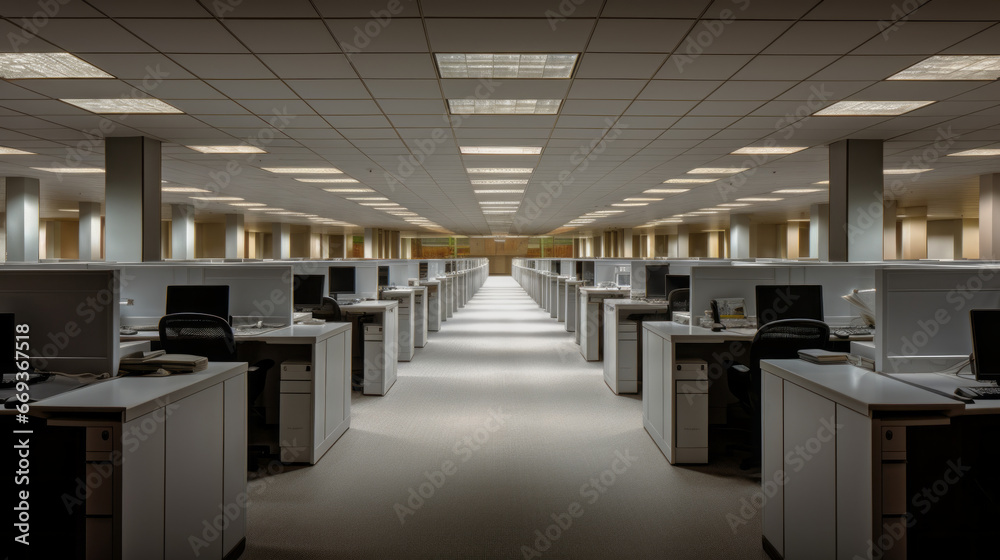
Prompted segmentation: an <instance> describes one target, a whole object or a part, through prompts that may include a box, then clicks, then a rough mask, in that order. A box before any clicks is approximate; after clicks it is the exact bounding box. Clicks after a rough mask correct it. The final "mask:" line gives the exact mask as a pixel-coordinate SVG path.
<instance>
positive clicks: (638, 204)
mask: <svg viewBox="0 0 1000 560" xmlns="http://www.w3.org/2000/svg"><path fill="white" fill-rule="evenodd" d="M611 205H612V206H649V203H648V202H614V203H612V204H611Z"/></svg>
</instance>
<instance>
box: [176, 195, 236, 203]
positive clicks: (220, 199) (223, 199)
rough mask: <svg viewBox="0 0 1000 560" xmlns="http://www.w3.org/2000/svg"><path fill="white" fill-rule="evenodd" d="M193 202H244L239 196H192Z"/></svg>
mask: <svg viewBox="0 0 1000 560" xmlns="http://www.w3.org/2000/svg"><path fill="white" fill-rule="evenodd" d="M189 198H191V199H193V200H207V201H210V202H228V201H230V200H243V199H242V198H240V197H238V196H192V197H189Z"/></svg>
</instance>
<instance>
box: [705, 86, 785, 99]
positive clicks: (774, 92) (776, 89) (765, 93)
mask: <svg viewBox="0 0 1000 560" xmlns="http://www.w3.org/2000/svg"><path fill="white" fill-rule="evenodd" d="M797 83H798V82H792V81H772V82H765V81H739V82H737V81H732V82H726V83H724V84H723V85H722V86H720V87H719V89H717V90H715V91H714V92H712V95H710V96H708V99H709V100H710V101H722V100H730V99H732V100H741V99H752V100H761V101H766V100H769V99H774V98H775V97H777V96H779V95H781V94H782V93H784V92H786V91H788V90H789V89H790V88H792V87H794V86H795V85H796V84H797Z"/></svg>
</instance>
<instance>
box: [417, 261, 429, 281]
mask: <svg viewBox="0 0 1000 560" xmlns="http://www.w3.org/2000/svg"><path fill="white" fill-rule="evenodd" d="M417 268H418V270H419V273H418V274H417V276H418V277H419V278H420V279H421V280H427V263H425V262H422V263H420V264H419V265H417Z"/></svg>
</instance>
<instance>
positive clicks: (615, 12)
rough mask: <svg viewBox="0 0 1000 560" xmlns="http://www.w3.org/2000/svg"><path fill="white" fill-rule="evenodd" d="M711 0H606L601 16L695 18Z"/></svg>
mask: <svg viewBox="0 0 1000 560" xmlns="http://www.w3.org/2000/svg"><path fill="white" fill-rule="evenodd" d="M710 3H711V0H688V1H686V2H663V0H607V2H606V3H605V5H604V11H602V12H601V17H616V18H618V17H644V18H696V17H699V16H701V14H702V13H703V12H704V11H705V8H706V7H707V6H708V5H709V4H710Z"/></svg>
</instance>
